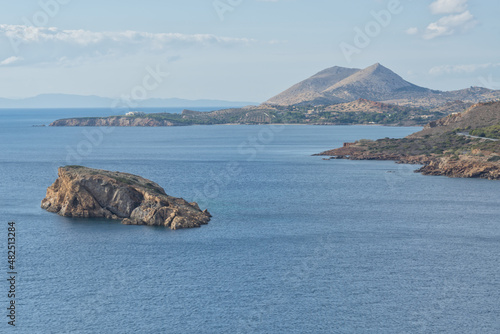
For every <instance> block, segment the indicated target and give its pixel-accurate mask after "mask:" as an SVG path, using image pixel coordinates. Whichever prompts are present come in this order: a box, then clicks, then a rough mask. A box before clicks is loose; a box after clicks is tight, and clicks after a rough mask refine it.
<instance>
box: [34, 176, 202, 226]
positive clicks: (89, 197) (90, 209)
mask: <svg viewBox="0 0 500 334" xmlns="http://www.w3.org/2000/svg"><path fill="white" fill-rule="evenodd" d="M41 206H42V208H43V209H45V210H47V211H49V212H54V213H57V214H59V215H61V216H65V217H74V218H107V219H116V220H121V221H122V223H123V224H126V225H153V226H165V227H168V228H170V229H172V230H176V229H181V228H192V227H200V226H201V225H204V224H208V222H209V220H210V217H211V215H210V213H209V212H208V211H207V210H205V211H201V210H200V208H199V207H198V204H196V203H194V202H193V203H188V202H186V201H185V200H184V199H182V198H175V197H172V196H169V195H167V194H166V193H165V190H164V189H163V188H162V187H160V186H159V185H158V184H156V183H154V182H152V181H150V180H147V179H144V178H142V177H140V176H136V175H132V174H127V173H120V172H111V171H106V170H100V169H92V168H88V167H83V166H66V167H60V168H59V177H58V178H57V180H56V181H55V182H54V184H53V185H51V186H50V187H49V188H48V189H47V195H46V197H45V198H44V199H43V201H42V204H41Z"/></svg>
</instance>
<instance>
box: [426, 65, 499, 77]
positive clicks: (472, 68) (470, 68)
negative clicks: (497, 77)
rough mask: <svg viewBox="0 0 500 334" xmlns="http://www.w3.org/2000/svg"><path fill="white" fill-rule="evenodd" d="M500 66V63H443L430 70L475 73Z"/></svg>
mask: <svg viewBox="0 0 500 334" xmlns="http://www.w3.org/2000/svg"><path fill="white" fill-rule="evenodd" d="M494 67H500V63H486V64H468V65H442V66H435V67H433V68H431V69H430V70H429V73H430V74H432V75H442V74H461V73H474V72H477V71H480V70H485V69H489V68H494Z"/></svg>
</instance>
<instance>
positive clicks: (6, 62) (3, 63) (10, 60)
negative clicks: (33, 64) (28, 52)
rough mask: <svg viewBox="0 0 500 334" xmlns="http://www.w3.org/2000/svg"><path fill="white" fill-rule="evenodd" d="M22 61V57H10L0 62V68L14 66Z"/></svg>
mask: <svg viewBox="0 0 500 334" xmlns="http://www.w3.org/2000/svg"><path fill="white" fill-rule="evenodd" d="M20 60H22V58H21V57H16V56H12V57H9V58H6V59H4V60H2V61H0V66H7V65H12V64H14V63H15V62H17V61H20Z"/></svg>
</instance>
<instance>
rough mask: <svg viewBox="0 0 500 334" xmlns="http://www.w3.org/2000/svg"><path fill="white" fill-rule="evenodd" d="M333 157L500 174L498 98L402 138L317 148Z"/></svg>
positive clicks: (437, 171) (427, 170) (432, 171)
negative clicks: (495, 100) (328, 149)
mask: <svg viewBox="0 0 500 334" xmlns="http://www.w3.org/2000/svg"><path fill="white" fill-rule="evenodd" d="M318 155H320V156H329V157H332V158H333V159H351V160H394V161H397V162H400V163H411V164H422V165H424V166H423V167H422V168H420V169H419V170H418V172H421V173H423V174H425V175H444V176H449V177H467V178H485V179H490V180H500V102H490V103H480V104H476V105H474V106H472V107H471V108H469V109H468V110H467V111H466V112H464V113H457V114H452V115H449V116H447V117H445V118H442V119H440V120H438V121H434V122H430V123H429V124H428V125H426V126H425V128H424V129H423V130H422V131H420V132H417V133H414V134H412V135H410V136H408V137H406V138H403V139H389V138H385V139H379V140H377V141H372V140H359V141H357V142H354V143H345V144H344V147H341V148H337V149H334V150H331V151H326V152H323V153H320V154H318Z"/></svg>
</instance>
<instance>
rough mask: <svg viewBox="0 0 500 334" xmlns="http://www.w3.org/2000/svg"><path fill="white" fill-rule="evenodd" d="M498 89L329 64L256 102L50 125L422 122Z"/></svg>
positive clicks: (495, 94) (377, 67)
mask: <svg viewBox="0 0 500 334" xmlns="http://www.w3.org/2000/svg"><path fill="white" fill-rule="evenodd" d="M498 99H500V91H498V90H491V89H487V88H481V87H470V88H467V89H462V90H457V91H449V92H444V91H437V90H432V89H429V88H424V87H420V86H417V85H415V84H412V83H410V82H408V81H406V80H404V79H403V78H402V77H401V76H399V75H398V74H396V73H394V72H393V71H391V70H390V69H388V68H386V67H384V66H382V65H381V64H374V65H372V66H370V67H367V68H365V69H357V68H344V67H338V66H335V67H331V68H328V69H325V70H323V71H321V72H319V73H317V74H315V75H313V76H311V77H310V78H308V79H306V80H304V81H301V82H299V83H297V84H295V85H294V86H292V87H290V88H289V89H287V90H285V91H284V92H282V93H280V94H278V95H276V96H274V97H272V98H270V99H269V100H267V101H266V102H264V103H262V104H261V105H258V106H247V107H243V108H230V109H223V110H216V111H212V112H198V111H193V110H184V111H183V112H182V114H172V113H151V114H144V113H133V112H131V113H130V115H117V116H110V117H83V118H68V119H60V120H56V121H54V122H52V124H50V125H51V126H181V125H212V124H316V125H344V124H380V125H398V126H412V125H422V126H423V125H425V124H427V123H428V122H430V121H435V120H438V119H440V118H442V117H444V116H447V115H450V114H452V113H456V112H463V111H465V110H467V108H469V107H471V106H472V105H473V104H475V103H480V102H488V101H492V100H498Z"/></svg>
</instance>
